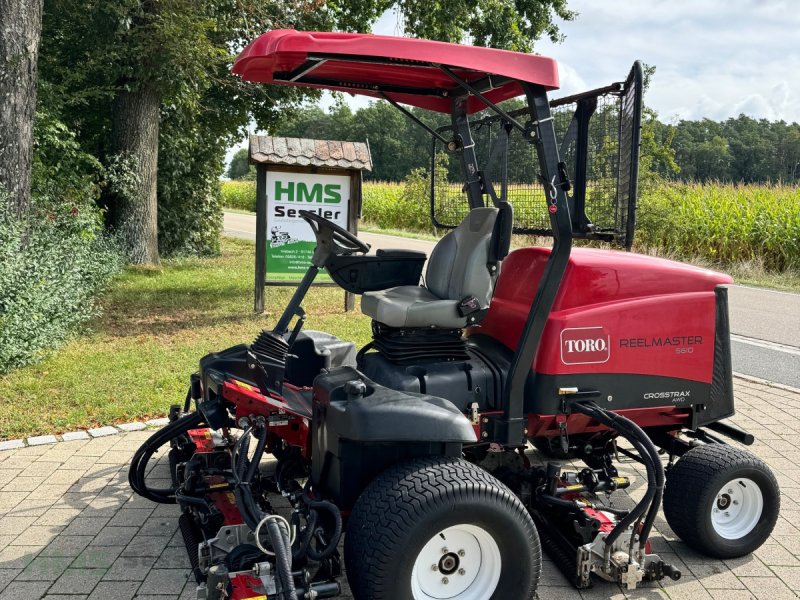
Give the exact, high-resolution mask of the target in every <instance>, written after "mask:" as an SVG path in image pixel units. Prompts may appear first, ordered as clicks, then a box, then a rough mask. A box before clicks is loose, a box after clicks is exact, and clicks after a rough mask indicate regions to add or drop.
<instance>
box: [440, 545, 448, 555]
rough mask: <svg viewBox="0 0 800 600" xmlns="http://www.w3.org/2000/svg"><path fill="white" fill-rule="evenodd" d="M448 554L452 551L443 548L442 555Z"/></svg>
mask: <svg viewBox="0 0 800 600" xmlns="http://www.w3.org/2000/svg"><path fill="white" fill-rule="evenodd" d="M448 552H450V551H449V550H448V549H447V546H445V547H444V548H442V554H447V553H448Z"/></svg>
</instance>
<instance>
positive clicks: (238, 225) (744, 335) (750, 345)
mask: <svg viewBox="0 0 800 600" xmlns="http://www.w3.org/2000/svg"><path fill="white" fill-rule="evenodd" d="M255 230H256V219H255V217H254V216H253V215H244V214H237V213H225V234H226V235H229V236H232V237H240V238H244V239H250V240H254V239H255V237H256V236H255ZM359 237H360V238H361V239H363V240H364V241H366V242H367V243H368V244H370V245H371V246H372V247H373V248H405V249H409V250H421V251H423V252H428V253H429V252H430V250H431V248H433V245H434V242H428V241H424V240H415V239H410V238H402V237H397V236H392V235H382V234H377V233H359ZM728 297H729V302H730V319H731V332H732V336H731V342H732V345H731V353H732V356H733V370H734V371H735V372H737V373H741V374H744V375H750V376H753V377H759V378H761V379H765V380H767V381H772V382H775V383H781V384H783V385H788V386H791V387H794V388H800V294H794V293H790V292H779V291H775V290H767V289H763V288H756V287H745V286H738V285H734V286H731V287H730V290H729V292H728Z"/></svg>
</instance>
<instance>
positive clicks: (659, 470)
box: [598, 407, 666, 548]
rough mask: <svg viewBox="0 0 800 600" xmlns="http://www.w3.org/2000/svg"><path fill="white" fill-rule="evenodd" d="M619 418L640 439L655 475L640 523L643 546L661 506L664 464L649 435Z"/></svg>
mask: <svg viewBox="0 0 800 600" xmlns="http://www.w3.org/2000/svg"><path fill="white" fill-rule="evenodd" d="M598 408H599V407H598ZM612 414H614V413H612ZM615 416H619V415H615ZM621 419H624V421H622V425H623V427H625V428H626V429H627V430H628V431H629V432H630V433H631V434H632V435H635V436H637V437H638V438H640V439H641V440H642V445H643V446H644V448H645V449H646V451H647V453H648V455H649V458H650V460H651V461H652V464H653V468H654V469H653V475H654V477H655V481H654V483H653V489H654V492H655V493H654V497H653V500H652V502H651V504H650V510H649V511H648V512H647V516H646V517H645V520H644V524H643V525H642V529H641V531H640V532H639V547H640V548H644V547H645V544H647V539H648V538H649V537H650V531H651V530H652V528H653V523H654V522H655V519H656V516H657V515H658V508H659V506H661V499H662V497H663V495H664V485H665V483H666V476H665V474H664V466H663V465H662V464H661V458H660V457H659V455H658V449H657V448H656V447H655V445H654V444H653V442H652V441H651V440H650V437H649V436H648V435H647V434H646V433H645V432H644V430H643V429H642V428H641V427H639V426H638V425H637V424H636V423H635V422H633V421H631V420H630V419H627V418H625V417H621ZM639 453H640V455H641V454H642V453H641V450H639Z"/></svg>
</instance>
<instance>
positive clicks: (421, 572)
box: [411, 524, 502, 600]
mask: <svg viewBox="0 0 800 600" xmlns="http://www.w3.org/2000/svg"><path fill="white" fill-rule="evenodd" d="M501 570H502V569H501V559H500V548H499V547H498V546H497V542H495V541H494V538H493V537H492V536H491V535H490V534H489V533H488V532H487V531H485V530H484V529H482V528H480V527H477V526H475V525H466V524H464V525H454V526H453V527H448V528H447V529H443V530H442V531H440V532H439V533H437V534H436V535H435V536H433V537H432V538H431V539H430V540H429V541H428V543H427V544H425V546H423V548H422V550H421V551H420V553H419V554H418V555H417V559H416V560H415V561H414V568H413V569H412V571H411V592H412V594H413V596H414V600H486V599H487V598H489V597H491V595H492V594H493V593H494V591H495V589H496V588H497V583H498V582H499V581H500V571H501Z"/></svg>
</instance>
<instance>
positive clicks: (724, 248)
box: [222, 173, 800, 272]
mask: <svg viewBox="0 0 800 600" xmlns="http://www.w3.org/2000/svg"><path fill="white" fill-rule="evenodd" d="M222 186H223V187H222V189H223V201H224V204H225V206H226V207H231V208H238V209H241V210H254V208H255V183H254V182H252V181H230V182H224V183H223V184H222ZM429 189H430V188H429V187H428V183H427V175H425V174H424V173H419V174H414V173H412V174H411V175H410V176H409V177H408V178H407V179H406V181H405V182H404V183H391V182H366V183H365V184H364V206H363V220H364V222H365V223H367V224H369V225H372V226H377V227H381V228H386V229H405V230H409V231H426V232H430V231H431V229H432V228H431V224H430V218H429V211H430V209H429V204H428V203H429V198H428V194H429ZM513 195H514V194H513V193H510V194H509V196H510V200H511V202H512V203H513V201H514V200H513ZM544 208H545V205H544V201H542V210H543V211H544ZM587 210H588V209H587ZM635 249H637V250H639V251H643V252H648V253H654V254H661V255H665V256H670V257H676V258H678V259H684V260H689V259H698V258H699V259H703V260H705V261H708V262H711V263H714V264H721V265H725V264H735V263H741V262H755V263H758V264H760V265H762V266H763V267H764V268H765V269H766V270H768V271H773V272H782V271H788V270H798V269H800V188H797V187H793V186H788V185H761V184H749V185H734V184H720V183H706V184H703V185H700V184H694V183H674V182H662V183H649V184H648V185H647V186H645V188H644V190H643V191H642V193H641V194H640V197H639V208H638V211H637V226H636V238H635Z"/></svg>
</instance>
